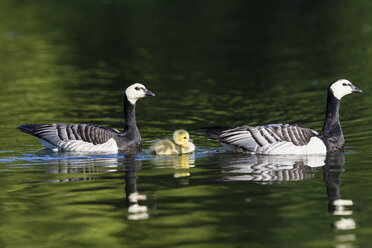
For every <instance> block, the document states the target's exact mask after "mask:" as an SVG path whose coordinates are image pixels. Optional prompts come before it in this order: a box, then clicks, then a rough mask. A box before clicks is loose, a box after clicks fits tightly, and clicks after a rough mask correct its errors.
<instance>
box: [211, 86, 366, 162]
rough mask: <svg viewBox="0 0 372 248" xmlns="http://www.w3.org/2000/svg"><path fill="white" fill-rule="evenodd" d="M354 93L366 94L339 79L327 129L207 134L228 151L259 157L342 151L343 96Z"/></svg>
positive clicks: (331, 91)
mask: <svg viewBox="0 0 372 248" xmlns="http://www.w3.org/2000/svg"><path fill="white" fill-rule="evenodd" d="M351 93H362V90H360V89H358V88H357V87H355V86H354V85H353V84H352V83H350V82H349V81H348V80H346V79H339V80H336V81H334V82H332V84H331V85H330V86H329V87H328V96H327V109H326V116H325V121H324V125H323V130H322V131H321V132H320V133H318V132H316V131H314V130H312V129H309V128H305V127H301V126H299V125H294V124H268V125H263V126H255V127H253V126H241V127H236V128H227V127H210V128H206V130H205V131H206V133H205V135H206V136H207V137H208V138H211V139H218V140H219V141H220V142H221V143H222V144H223V145H224V146H225V147H226V148H227V149H228V150H230V151H235V152H250V153H259V154H276V155H278V154H324V153H328V152H336V151H342V150H343V148H344V143H345V139H344V135H343V133H342V129H341V125H340V119H339V108H340V100H341V98H342V97H344V96H346V95H348V94H351Z"/></svg>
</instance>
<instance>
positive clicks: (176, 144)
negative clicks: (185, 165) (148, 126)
mask: <svg viewBox="0 0 372 248" xmlns="http://www.w3.org/2000/svg"><path fill="white" fill-rule="evenodd" d="M194 150H195V145H194V144H193V143H192V141H191V140H190V135H189V133H188V132H187V131H186V130H183V129H180V130H176V131H175V132H174V133H173V140H170V139H163V140H159V141H157V142H156V143H155V144H154V145H152V146H151V147H150V152H151V153H153V154H158V155H171V154H182V153H191V152H193V151H194Z"/></svg>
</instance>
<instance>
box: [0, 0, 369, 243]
mask: <svg viewBox="0 0 372 248" xmlns="http://www.w3.org/2000/svg"><path fill="white" fill-rule="evenodd" d="M371 12H372V2H369V1H346V0H341V1H306V0H302V1H300V0H298V1H296V0H291V1H289V0H288V1H271V2H270V1H150V0H146V1H118V0H101V1H99V0H97V1H82V0H79V1H63V2H62V1H60V2H58V1H43V0H31V1H20V0H17V1H10V0H3V1H1V2H0V16H1V22H0V61H1V66H0V108H1V112H0V132H1V134H0V247H336V248H342V247H347V248H350V247H372V238H371V237H372V195H371V187H372V181H371V177H372V168H371V161H372V151H371V150H372V145H371V143H370V140H371V139H372V131H371V127H372V118H371V114H372V109H371V104H372V93H371V88H372V86H371V85H372V84H371V83H372V80H371V74H372V16H371V14H370V13H371ZM337 78H347V79H349V80H350V81H352V82H353V83H354V84H355V85H356V86H358V87H359V88H361V89H363V91H364V94H362V95H352V96H347V97H345V99H343V101H342V104H341V123H342V127H343V131H344V135H345V138H346V148H345V154H336V155H332V156H328V157H326V158H324V157H309V158H306V157H305V158H304V157H293V156H290V157H274V156H269V157H268V156H256V155H244V154H228V153H225V152H224V151H223V149H221V146H220V145H219V144H218V143H216V142H214V141H210V140H207V139H205V138H204V137H203V136H202V134H201V133H200V132H199V130H200V128H202V127H204V126H212V125H231V126H235V125H244V124H250V125H256V124H266V123H280V122H288V123H298V124H301V125H304V126H307V127H310V128H314V129H316V130H320V129H321V127H322V124H323V118H324V111H325V100H326V99H325V97H326V88H327V87H328V85H329V83H330V82H331V81H332V80H334V79H337ZM132 82H140V83H143V84H144V85H146V86H147V88H148V89H149V90H151V91H153V92H155V93H156V97H153V98H147V99H142V100H140V101H139V102H138V104H137V123H138V126H139V129H140V131H141V134H142V137H143V140H144V143H143V145H144V151H143V152H142V153H140V154H134V155H133V154H132V155H130V154H111V155H107V154H69V153H61V154H59V153H53V152H49V151H47V150H44V149H43V148H42V146H41V144H40V143H39V141H38V140H37V139H36V138H34V137H31V136H30V135H26V134H24V133H21V132H20V131H18V130H17V129H16V127H17V126H19V125H21V124H23V123H55V122H64V123H97V124H101V125H105V126H109V127H112V128H116V129H119V130H121V129H122V127H123V118H122V117H123V114H122V97H123V91H124V90H125V88H126V87H127V86H128V85H130V84H131V83H132ZM178 128H184V129H187V130H189V132H190V134H191V136H192V138H193V140H194V143H195V144H196V146H197V149H196V152H195V154H193V155H183V156H176V157H155V156H152V155H148V154H147V153H146V152H147V149H148V147H149V146H150V145H151V144H152V142H153V141H154V140H156V139H158V138H162V137H165V136H169V135H171V133H172V132H173V131H174V130H175V129H178ZM324 160H325V162H324ZM324 163H325V166H319V165H322V164H324ZM311 166H313V167H311ZM314 166H315V167H314ZM316 166H318V167H316ZM136 193H137V194H136ZM138 194H139V196H138ZM136 195H137V200H138V206H137V205H136V204H134V203H133V201H134V200H133V196H136ZM129 196H131V197H129ZM129 198H130V199H131V200H130V199H129ZM135 210H137V211H135ZM138 210H141V211H138Z"/></svg>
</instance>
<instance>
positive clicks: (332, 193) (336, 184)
mask: <svg viewBox="0 0 372 248" xmlns="http://www.w3.org/2000/svg"><path fill="white" fill-rule="evenodd" d="M344 164H345V156H344V154H343V153H336V154H329V155H328V156H327V159H326V165H325V166H324V167H323V178H324V182H325V184H326V188H327V196H328V211H329V212H330V213H332V214H333V215H335V216H342V217H341V218H340V219H339V220H337V221H336V222H335V223H334V227H335V228H336V229H338V230H349V229H355V228H356V223H355V221H354V219H353V218H350V216H351V215H352V214H353V211H352V210H351V209H350V208H351V206H353V201H352V200H348V199H343V198H342V197H341V191H340V186H341V179H340V177H341V174H342V173H343V172H344V169H343V168H342V166H343V165H344Z"/></svg>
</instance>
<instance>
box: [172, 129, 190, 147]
mask: <svg viewBox="0 0 372 248" xmlns="http://www.w3.org/2000/svg"><path fill="white" fill-rule="evenodd" d="M173 141H174V143H176V144H177V145H180V146H184V145H186V144H188V143H189V142H190V141H191V140H190V135H189V133H188V132H187V131H186V130H183V129H180V130H176V131H174V133H173Z"/></svg>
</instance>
